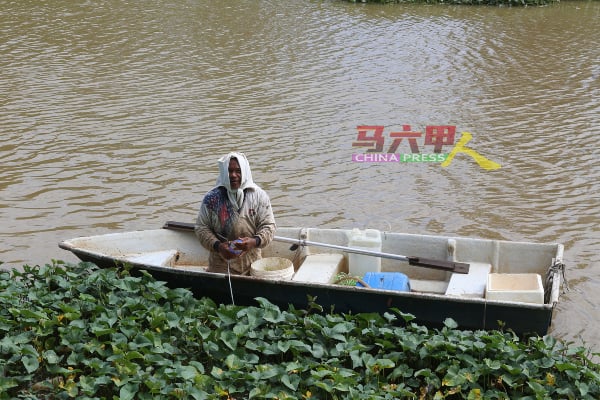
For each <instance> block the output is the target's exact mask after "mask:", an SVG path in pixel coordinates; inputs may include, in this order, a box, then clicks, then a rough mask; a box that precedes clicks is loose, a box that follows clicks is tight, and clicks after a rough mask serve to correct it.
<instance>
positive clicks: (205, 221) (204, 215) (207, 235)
mask: <svg viewBox="0 0 600 400" xmlns="http://www.w3.org/2000/svg"><path fill="white" fill-rule="evenodd" d="M213 218H214V216H212V215H211V213H210V211H209V210H208V207H207V206H206V205H205V204H204V202H202V205H201V206H200V211H199V212H198V217H197V218H196V224H195V226H194V232H195V233H196V237H197V238H198V240H199V241H200V244H202V246H204V248H206V249H207V250H210V251H213V250H214V248H213V246H214V244H215V242H216V241H218V240H219V238H217V236H215V234H214V232H213V229H212V228H211V227H212V226H213V224H214V221H213Z"/></svg>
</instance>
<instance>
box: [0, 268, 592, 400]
mask: <svg viewBox="0 0 600 400" xmlns="http://www.w3.org/2000/svg"><path fill="white" fill-rule="evenodd" d="M257 300H258V306H256V307H242V306H233V305H216V304H214V303H213V302H212V301H211V300H209V299H206V298H203V299H196V298H194V297H193V296H192V294H191V292H190V291H188V290H186V289H170V288H168V287H167V286H166V284H165V283H164V282H160V281H156V280H155V279H153V278H152V277H151V276H150V275H148V274H147V273H142V274H141V275H139V276H133V275H131V274H130V273H129V271H127V270H126V269H98V268H97V267H95V266H94V265H92V264H88V263H80V264H77V265H70V264H64V263H62V262H57V261H54V262H53V263H52V265H45V266H42V267H39V266H35V267H29V266H24V267H23V268H22V270H21V271H17V270H12V271H10V272H8V271H6V272H1V273H0V399H9V398H10V399H15V398H20V399H67V398H78V399H134V398H135V399H156V398H161V399H163V398H164V399H183V398H186V399H188V398H190V399H247V398H256V399H259V398H260V399H310V398H314V399H363V398H364V399H397V398H406V399H484V398H485V399H514V398H521V399H546V398H564V399H596V398H599V397H600V370H599V366H598V364H595V363H594V362H593V361H592V360H591V358H590V356H591V354H590V351H589V350H588V349H585V348H584V347H581V346H573V345H572V344H568V343H563V342H561V341H558V340H555V339H554V338H553V337H551V336H544V337H532V338H528V339H520V338H518V337H517V336H515V335H514V334H512V333H511V332H501V331H463V330H460V329H458V328H457V327H456V324H455V323H454V322H453V321H452V320H448V321H446V326H445V327H444V328H442V329H433V330H432V329H427V328H425V327H422V326H418V325H416V324H414V323H412V322H411V321H412V316H411V315H406V314H403V313H401V312H400V311H395V312H394V313H389V314H385V315H378V314H356V315H349V314H334V313H328V312H325V311H324V310H322V309H320V307H319V306H318V302H317V300H318V299H313V300H314V301H313V302H312V303H311V304H312V306H311V308H310V309H307V310H296V309H293V308H290V309H288V310H281V309H280V308H278V307H276V306H274V305H273V304H271V303H269V302H268V301H267V300H265V299H257Z"/></svg>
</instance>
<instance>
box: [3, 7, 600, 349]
mask: <svg viewBox="0 0 600 400" xmlns="http://www.w3.org/2000/svg"><path fill="white" fill-rule="evenodd" d="M76 3H78V2H71V1H66V0H62V1H61V0H58V1H52V2H43V3H40V2H36V1H33V0H19V1H8V2H5V3H4V5H3V11H4V12H3V13H1V14H0V26H1V27H2V29H1V30H0V68H1V71H2V74H1V75H0V128H1V129H2V136H1V138H0V156H1V159H2V174H1V176H2V179H1V181H0V260H2V261H3V262H4V263H5V264H4V266H5V267H6V266H20V265H23V264H25V263H29V264H37V263H46V262H49V261H50V260H51V259H63V260H66V261H75V259H74V257H73V256H71V254H70V253H66V252H64V251H63V250H60V249H59V248H58V246H57V243H58V241H60V240H62V239H66V238H71V237H75V236H84V235H89V234H99V233H107V232H113V231H117V230H132V229H149V228H156V227H159V226H160V225H161V224H162V223H163V221H165V220H168V219H172V220H184V221H189V220H192V219H193V218H194V217H195V214H196V210H197V207H198V205H199V202H200V200H201V198H202V195H203V194H204V193H205V192H206V191H207V190H209V189H210V188H211V186H212V184H213V183H214V180H215V178H216V159H217V158H218V157H219V156H220V155H221V154H223V153H225V152H227V151H230V150H239V151H244V152H245V153H246V154H247V155H248V157H249V159H250V162H251V165H252V166H253V174H254V178H255V180H256V181H257V182H258V183H260V184H261V185H262V186H263V187H264V188H265V189H267V190H268V192H269V194H270V195H271V199H272V202H273V207H274V210H275V213H276V216H277V221H278V224H279V225H303V226H323V227H359V228H365V227H370V228H377V229H381V230H393V231H406V232H412V233H429V234H447V235H465V236H474V237H484V238H492V239H507V240H526V241H540V242H561V243H563V244H564V245H565V261H566V264H567V266H568V271H567V278H568V279H569V281H570V288H571V290H570V291H568V292H566V293H565V294H564V295H563V296H562V302H561V303H560V304H559V306H558V309H557V310H556V313H555V320H554V323H553V327H552V332H553V333H554V334H555V335H557V336H559V337H561V338H565V339H569V340H573V341H575V342H582V341H583V342H585V343H586V344H591V345H593V346H595V348H596V351H598V350H599V348H600V333H599V332H600V322H598V321H599V320H600V318H599V317H600V311H599V310H600V307H599V305H598V303H600V228H599V226H600V220H599V216H598V215H599V209H600V193H599V192H600V159H599V156H600V155H599V153H598V145H597V143H598V131H599V128H600V117H599V116H600V101H599V93H600V47H599V46H598V44H597V38H598V37H600V25H599V24H598V23H597V21H598V19H599V17H600V3H599V2H578V1H575V2H571V1H567V2H563V3H560V4H557V5H552V6H549V7H540V8H538V7H528V8H497V7H454V6H414V5H410V6H409V5H394V6H390V5H388V6H379V5H362V4H361V5H356V4H347V3H346V2H338V1H279V0H250V1H243V2H213V1H202V0H195V1H194V0H193V1H181V0H174V1H164V0H150V1H145V2H141V1H140V2H138V1H133V2H119V1H113V0H107V1H100V2H83V3H80V4H76ZM360 125H378V126H384V131H383V139H384V143H383V145H384V147H385V149H388V148H389V146H390V145H392V144H393V135H391V133H393V132H401V131H403V130H412V131H419V132H425V130H426V129H427V127H428V126H440V125H449V126H455V127H456V129H457V134H456V141H458V140H459V138H460V137H461V134H462V132H469V133H471V135H472V139H471V141H470V142H469V143H468V146H469V147H470V148H471V149H472V150H473V151H475V152H476V153H477V154H479V155H481V156H483V157H485V158H487V159H488V160H490V161H493V162H495V163H497V164H499V165H500V166H501V167H500V168H499V169H495V170H487V169H485V168H482V166H480V165H479V164H477V163H476V161H475V159H474V158H473V157H472V156H470V155H469V154H466V153H462V154H457V155H456V157H454V159H453V160H452V162H451V163H450V165H447V166H445V167H443V166H442V165H441V164H440V163H439V162H378V163H361V162H353V161H352V156H353V154H357V153H363V154H364V153H365V149H364V148H360V147H356V146H354V147H353V146H352V143H353V142H355V141H357V138H358V130H357V127H358V126H360ZM405 125H410V128H406V127H405ZM423 138H424V136H423ZM423 138H419V140H418V141H416V142H417V143H416V145H417V146H420V147H419V150H418V152H420V153H431V152H432V151H431V150H432V148H433V146H432V145H429V146H428V145H427V144H426V142H425V141H424V139H423ZM397 144H399V145H398V149H397V152H398V153H403V154H412V153H414V151H413V150H412V149H411V147H410V141H409V140H408V139H403V140H402V141H401V142H399V143H398V142H397ZM450 148H451V147H450V146H445V147H444V149H443V150H444V151H446V152H447V151H449V149H450ZM385 149H384V151H385Z"/></svg>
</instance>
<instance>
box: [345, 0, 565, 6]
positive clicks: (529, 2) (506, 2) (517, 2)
mask: <svg viewBox="0 0 600 400" xmlns="http://www.w3.org/2000/svg"><path fill="white" fill-rule="evenodd" d="M346 1H348V2H350V3H378V4H390V3H395V4H450V5H460V4H463V5H480V6H521V7H525V6H545V5H549V4H554V3H558V2H559V0H346Z"/></svg>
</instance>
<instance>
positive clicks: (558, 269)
mask: <svg viewBox="0 0 600 400" xmlns="http://www.w3.org/2000/svg"><path fill="white" fill-rule="evenodd" d="M557 273H558V274H561V275H562V281H563V282H564V286H563V293H565V292H566V291H568V290H570V289H569V282H568V281H567V278H566V276H565V264H564V263H562V262H555V263H554V264H552V265H551V266H550V268H548V272H546V282H545V283H546V285H545V289H544V303H549V302H550V297H551V295H552V284H553V282H554V275H555V274H557Z"/></svg>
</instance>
